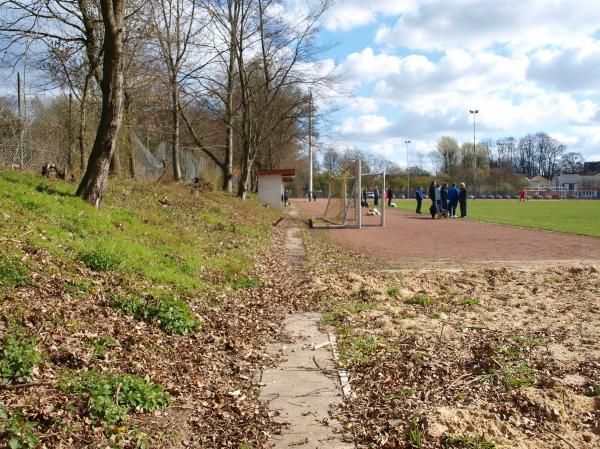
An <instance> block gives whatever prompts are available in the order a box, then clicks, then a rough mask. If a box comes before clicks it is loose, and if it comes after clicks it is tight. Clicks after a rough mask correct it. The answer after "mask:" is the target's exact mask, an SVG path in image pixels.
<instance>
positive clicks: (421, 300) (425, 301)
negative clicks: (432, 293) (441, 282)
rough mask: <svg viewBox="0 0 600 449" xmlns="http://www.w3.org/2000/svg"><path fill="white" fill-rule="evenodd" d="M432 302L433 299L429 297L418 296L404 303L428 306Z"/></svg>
mask: <svg viewBox="0 0 600 449" xmlns="http://www.w3.org/2000/svg"><path fill="white" fill-rule="evenodd" d="M431 302H432V300H431V298H430V297H429V296H427V295H416V296H413V297H412V298H408V299H406V300H405V301H404V303H405V304H410V305H413V306H427V305H429V304H431Z"/></svg>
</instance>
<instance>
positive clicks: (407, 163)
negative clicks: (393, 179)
mask: <svg viewBox="0 0 600 449" xmlns="http://www.w3.org/2000/svg"><path fill="white" fill-rule="evenodd" d="M404 143H405V144H406V198H410V164H409V162H408V144H409V143H410V140H405V141H404Z"/></svg>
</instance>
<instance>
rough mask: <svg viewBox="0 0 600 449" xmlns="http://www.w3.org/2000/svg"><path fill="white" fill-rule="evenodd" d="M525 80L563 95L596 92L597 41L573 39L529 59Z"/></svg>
mask: <svg viewBox="0 0 600 449" xmlns="http://www.w3.org/2000/svg"><path fill="white" fill-rule="evenodd" d="M527 76H528V77H529V78H530V79H532V80H535V81H538V82H541V83H544V84H547V85H550V86H552V87H554V88H556V89H559V90H564V91H588V92H590V93H596V94H597V93H599V92H600V41H595V40H592V39H587V38H586V39H575V40H572V41H570V42H568V43H566V44H565V45H564V46H562V47H560V48H552V49H547V48H544V49H540V50H537V51H536V52H534V53H533V54H532V56H531V64H530V66H529V69H528V71H527Z"/></svg>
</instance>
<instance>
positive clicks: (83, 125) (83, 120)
mask: <svg viewBox="0 0 600 449" xmlns="http://www.w3.org/2000/svg"><path fill="white" fill-rule="evenodd" d="M91 80H92V74H91V73H88V74H87V75H86V76H85V81H84V83H83V92H82V94H81V103H80V104H79V136H78V140H79V170H81V173H83V172H84V171H85V132H86V131H87V100H88V93H89V90H90V81H91Z"/></svg>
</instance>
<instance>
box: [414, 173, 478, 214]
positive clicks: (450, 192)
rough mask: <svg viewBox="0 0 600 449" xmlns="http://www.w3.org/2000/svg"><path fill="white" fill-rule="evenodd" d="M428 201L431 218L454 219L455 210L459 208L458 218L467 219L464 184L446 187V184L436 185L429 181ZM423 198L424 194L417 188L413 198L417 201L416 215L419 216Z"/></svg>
mask: <svg viewBox="0 0 600 449" xmlns="http://www.w3.org/2000/svg"><path fill="white" fill-rule="evenodd" d="M428 193H429V199H430V200H431V206H430V207H429V213H430V214H431V218H435V217H436V215H439V216H446V217H452V218H456V212H457V209H458V208H459V206H460V218H466V217H467V188H466V186H465V183H464V182H463V183H461V184H460V186H459V187H457V185H456V184H451V185H450V187H448V184H447V183H443V184H441V185H440V184H437V183H436V182H435V181H431V184H430V185H429V192H428ZM424 197H425V192H424V191H423V189H422V188H421V187H418V188H417V190H416V191H415V198H416V200H417V210H416V212H417V214H421V213H422V212H421V204H422V202H423V199H424Z"/></svg>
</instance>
